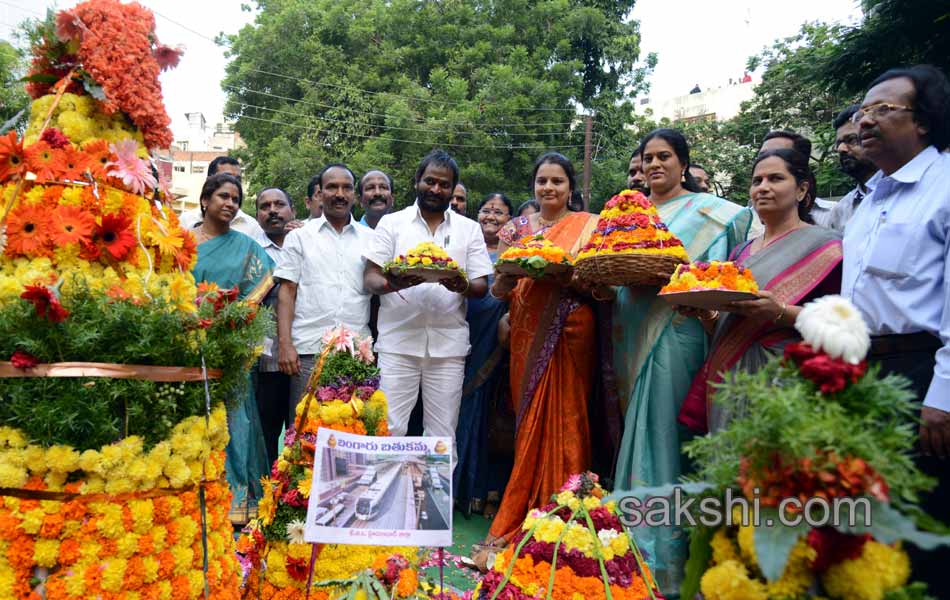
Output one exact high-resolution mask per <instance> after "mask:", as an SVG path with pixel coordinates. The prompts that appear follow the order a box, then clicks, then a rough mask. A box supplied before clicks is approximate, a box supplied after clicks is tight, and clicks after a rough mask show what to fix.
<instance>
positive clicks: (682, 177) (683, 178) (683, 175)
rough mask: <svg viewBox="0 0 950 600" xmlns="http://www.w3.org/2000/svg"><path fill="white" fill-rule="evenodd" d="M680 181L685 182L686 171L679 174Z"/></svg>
mask: <svg viewBox="0 0 950 600" xmlns="http://www.w3.org/2000/svg"><path fill="white" fill-rule="evenodd" d="M680 183H686V171H683V174H682V175H681V176H680Z"/></svg>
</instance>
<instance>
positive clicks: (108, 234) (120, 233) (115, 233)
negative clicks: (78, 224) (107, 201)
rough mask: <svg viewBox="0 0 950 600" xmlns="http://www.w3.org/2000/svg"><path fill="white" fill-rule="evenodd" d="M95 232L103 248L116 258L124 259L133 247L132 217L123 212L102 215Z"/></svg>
mask: <svg viewBox="0 0 950 600" xmlns="http://www.w3.org/2000/svg"><path fill="white" fill-rule="evenodd" d="M96 234H97V237H98V239H99V243H100V244H101V245H102V248H103V250H106V251H107V252H108V253H109V254H110V255H112V258H114V259H116V260H125V257H126V256H128V255H129V252H130V251H131V250H132V248H134V247H135V234H133V233H132V219H130V218H129V217H127V216H125V215H123V214H119V213H112V214H108V215H102V223H100V224H99V227H98V229H97V230H96Z"/></svg>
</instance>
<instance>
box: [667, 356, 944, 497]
mask: <svg viewBox="0 0 950 600" xmlns="http://www.w3.org/2000/svg"><path fill="white" fill-rule="evenodd" d="M912 398H913V395H912V393H911V392H910V391H908V383H907V381H906V380H905V379H903V378H901V377H898V376H893V375H889V376H887V377H885V378H881V379H879V378H878V376H877V368H876V367H871V369H869V371H868V372H867V373H866V374H865V375H864V376H863V377H862V378H861V379H860V380H859V381H858V382H857V383H856V384H853V385H850V386H848V387H847V388H846V389H845V390H843V391H841V392H839V393H837V394H834V395H832V396H828V395H823V394H821V393H820V392H819V391H818V390H817V388H816V386H815V384H813V383H812V382H810V381H808V380H806V379H804V378H803V377H801V376H800V375H799V374H798V370H797V368H795V367H794V366H787V365H785V364H784V363H783V361H782V359H781V358H778V357H777V358H775V359H773V360H772V361H771V362H770V363H768V364H767V365H766V366H765V367H763V368H762V369H761V370H759V371H758V372H756V373H746V372H739V373H736V374H735V375H734V376H733V377H732V379H731V381H729V382H727V383H725V384H723V385H722V386H721V387H720V389H719V391H718V392H717V393H716V397H715V401H716V402H717V403H718V404H719V405H721V406H722V407H723V408H724V410H728V411H733V414H736V415H737V417H736V418H735V419H734V420H733V421H732V423H730V425H729V427H727V428H726V429H724V430H722V431H719V432H716V433H714V434H711V435H708V436H706V437H702V438H698V439H696V440H693V441H691V442H689V443H688V444H686V445H685V446H684V449H685V451H686V453H687V454H688V455H689V456H690V457H691V458H692V459H693V460H694V461H695V463H696V466H697V473H696V477H697V478H698V479H700V480H704V481H708V482H711V483H713V484H715V485H717V486H720V487H722V488H726V487H734V486H735V485H736V482H737V481H738V477H739V461H740V458H744V459H745V460H747V461H748V464H749V469H750V470H751V471H752V472H761V471H762V470H764V469H766V468H767V467H768V466H769V465H771V464H772V463H771V461H772V460H773V458H774V456H777V455H778V456H782V457H783V459H787V461H789V462H791V461H797V460H798V459H805V458H814V457H815V453H816V451H822V452H834V453H835V454H836V455H837V456H840V457H859V458H862V459H864V460H865V461H866V462H867V463H868V464H869V465H870V466H871V467H872V468H873V469H875V470H876V471H877V472H878V473H879V474H880V475H881V477H883V478H884V480H885V481H886V482H887V485H888V487H889V488H890V497H891V500H892V502H894V503H895V504H896V505H898V506H908V505H913V504H915V503H916V502H917V500H918V494H919V493H920V492H922V491H924V490H927V489H929V488H930V487H932V484H933V482H932V480H931V479H929V478H927V477H926V476H924V475H923V474H922V473H921V472H920V471H919V470H918V468H917V467H916V466H915V465H914V461H913V457H912V452H913V448H914V444H915V443H916V438H917V435H916V424H915V422H914V414H915V405H914V403H913V401H912Z"/></svg>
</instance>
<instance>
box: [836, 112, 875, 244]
mask: <svg viewBox="0 0 950 600" xmlns="http://www.w3.org/2000/svg"><path fill="white" fill-rule="evenodd" d="M860 108H861V107H860V106H858V105H857V104H853V105H851V106H849V107H848V108H846V109H844V110H843V111H841V112H840V113H838V116H837V117H835V121H834V126H835V145H834V148H833V150H834V151H835V152H836V153H837V154H838V165H839V167H840V169H841V172H842V173H844V174H845V175H847V176H848V177H850V178H851V179H853V180H854V182H855V184H856V185H855V188H854V189H853V190H851V191H850V192H848V194H847V195H846V196H845V197H844V198H842V199H841V200H839V201H838V202H837V203H836V204H835V206H834V208H832V209H831V216H830V217H829V218H828V227H830V228H831V229H834V230H836V231H844V227H845V225H847V224H848V221H849V220H851V215H852V214H854V210H855V209H856V208H857V207H858V205H859V204H861V200H863V199H864V197H865V196H867V195H868V188H867V187H865V184H866V183H867V182H868V179H870V178H871V176H872V175H874V173H876V172H877V167H876V166H875V165H874V163H873V162H871V160H870V159H869V158H868V157H867V156H865V154H864V148H863V147H861V137H860V135H859V131H858V126H857V124H855V123H853V122H852V121H851V119H852V117H854V113H856V112H858V110H859V109H860Z"/></svg>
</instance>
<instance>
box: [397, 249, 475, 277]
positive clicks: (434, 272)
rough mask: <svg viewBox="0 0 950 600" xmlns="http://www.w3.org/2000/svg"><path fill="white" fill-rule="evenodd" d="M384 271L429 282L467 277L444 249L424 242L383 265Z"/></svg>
mask: <svg viewBox="0 0 950 600" xmlns="http://www.w3.org/2000/svg"><path fill="white" fill-rule="evenodd" d="M383 271H385V272H387V273H392V274H394V275H412V276H413V277H421V278H422V279H425V280H426V281H429V282H434V281H444V280H446V279H455V278H456V277H465V271H464V270H462V269H460V268H459V264H458V263H457V262H455V260H454V259H453V258H452V257H451V256H449V255H448V253H447V252H446V251H445V249H443V248H442V247H440V246H438V245H436V244H434V243H432V242H422V243H421V244H419V245H418V246H416V247H415V248H413V249H412V250H409V251H408V252H406V253H405V254H401V255H399V256H398V257H397V258H396V259H395V260H392V261H389V262H388V263H386V264H385V265H383Z"/></svg>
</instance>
